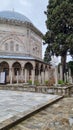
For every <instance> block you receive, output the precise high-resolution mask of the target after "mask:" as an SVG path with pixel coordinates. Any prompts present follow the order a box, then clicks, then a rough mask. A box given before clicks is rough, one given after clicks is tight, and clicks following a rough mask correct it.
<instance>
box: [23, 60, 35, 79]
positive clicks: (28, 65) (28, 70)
mask: <svg viewBox="0 0 73 130" xmlns="http://www.w3.org/2000/svg"><path fill="white" fill-rule="evenodd" d="M24 69H25V71H26V72H25V73H26V75H27V81H29V80H31V79H32V77H31V76H32V70H33V65H32V64H31V63H30V62H27V63H26V64H25V66H24Z"/></svg>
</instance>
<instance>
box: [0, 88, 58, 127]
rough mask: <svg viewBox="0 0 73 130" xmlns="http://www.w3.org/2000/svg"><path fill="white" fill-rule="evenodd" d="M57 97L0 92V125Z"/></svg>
mask: <svg viewBox="0 0 73 130" xmlns="http://www.w3.org/2000/svg"><path fill="white" fill-rule="evenodd" d="M58 97H59V96H57V95H49V94H42V93H31V92H21V91H9V90H0V125H1V123H2V122H3V121H5V120H7V119H9V118H11V117H13V116H14V115H18V114H19V113H21V112H25V114H27V113H28V112H29V111H34V110H36V109H39V108H40V107H42V106H44V105H46V104H49V103H50V102H52V101H53V100H56V99H57V98H58Z"/></svg>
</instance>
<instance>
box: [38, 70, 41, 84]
mask: <svg viewBox="0 0 73 130" xmlns="http://www.w3.org/2000/svg"><path fill="white" fill-rule="evenodd" d="M38 81H39V83H41V76H40V69H39V75H38Z"/></svg>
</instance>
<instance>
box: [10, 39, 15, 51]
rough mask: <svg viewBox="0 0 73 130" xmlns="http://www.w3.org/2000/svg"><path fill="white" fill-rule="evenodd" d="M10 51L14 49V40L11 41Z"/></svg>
mask: <svg viewBox="0 0 73 130" xmlns="http://www.w3.org/2000/svg"><path fill="white" fill-rule="evenodd" d="M10 51H14V42H13V41H12V40H11V41H10Z"/></svg>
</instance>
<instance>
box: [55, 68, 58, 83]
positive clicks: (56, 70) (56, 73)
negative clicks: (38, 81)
mask: <svg viewBox="0 0 73 130" xmlns="http://www.w3.org/2000/svg"><path fill="white" fill-rule="evenodd" d="M54 78H55V85H57V84H58V67H57V66H55V71H54Z"/></svg>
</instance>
